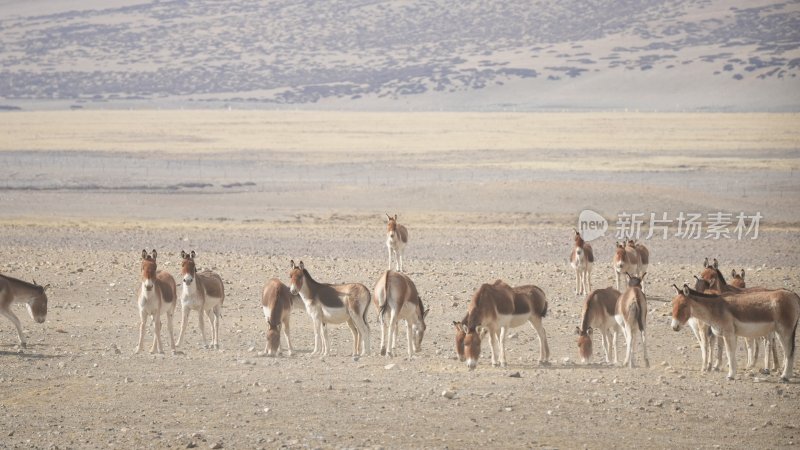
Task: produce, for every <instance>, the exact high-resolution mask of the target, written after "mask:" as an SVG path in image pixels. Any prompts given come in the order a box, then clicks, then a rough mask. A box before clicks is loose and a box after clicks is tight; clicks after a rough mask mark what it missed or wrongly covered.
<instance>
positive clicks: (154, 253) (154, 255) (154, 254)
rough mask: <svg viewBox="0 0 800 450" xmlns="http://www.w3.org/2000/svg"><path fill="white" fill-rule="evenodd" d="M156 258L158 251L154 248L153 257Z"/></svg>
mask: <svg viewBox="0 0 800 450" xmlns="http://www.w3.org/2000/svg"><path fill="white" fill-rule="evenodd" d="M156 258H158V252H157V251H156V249H153V259H156Z"/></svg>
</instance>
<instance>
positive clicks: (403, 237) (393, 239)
mask: <svg viewBox="0 0 800 450" xmlns="http://www.w3.org/2000/svg"><path fill="white" fill-rule="evenodd" d="M386 218H387V220H388V222H387V223H386V248H387V249H388V250H389V270H392V255H394V259H395V264H396V265H397V271H398V272H402V271H403V251H404V249H405V248H406V244H407V243H408V230H407V229H406V227H404V226H403V225H400V224H399V223H397V214H395V215H394V217H392V216H390V215H389V214H386Z"/></svg>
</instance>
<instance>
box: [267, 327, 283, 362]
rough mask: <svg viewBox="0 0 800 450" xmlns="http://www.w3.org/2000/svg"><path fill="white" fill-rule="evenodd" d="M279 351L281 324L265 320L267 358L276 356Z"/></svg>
mask: <svg viewBox="0 0 800 450" xmlns="http://www.w3.org/2000/svg"><path fill="white" fill-rule="evenodd" d="M280 349H281V324H280V322H279V323H277V324H275V323H272V320H271V319H267V356H277V355H278V353H279V352H280Z"/></svg>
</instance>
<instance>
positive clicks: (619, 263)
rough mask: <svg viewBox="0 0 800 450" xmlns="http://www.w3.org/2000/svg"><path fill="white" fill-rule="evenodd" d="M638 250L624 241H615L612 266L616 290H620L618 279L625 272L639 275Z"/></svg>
mask: <svg viewBox="0 0 800 450" xmlns="http://www.w3.org/2000/svg"><path fill="white" fill-rule="evenodd" d="M640 262H641V261H640V259H639V252H638V251H636V249H635V248H633V247H631V246H628V245H625V244H624V243H622V244H620V243H619V242H617V243H616V249H615V250H614V258H613V263H612V266H613V267H614V275H616V277H617V290H618V291H619V290H620V279H621V278H622V275H623V274H625V273H628V274H631V273H632V274H634V275H636V276H641V274H640V273H639V264H640Z"/></svg>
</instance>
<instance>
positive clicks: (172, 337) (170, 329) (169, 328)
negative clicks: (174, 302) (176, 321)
mask: <svg viewBox="0 0 800 450" xmlns="http://www.w3.org/2000/svg"><path fill="white" fill-rule="evenodd" d="M172 316H173V312H170V311H168V312H167V331H168V332H169V348H170V350H172V353H173V354H175V331H174V329H173V326H172V319H173V317H172Z"/></svg>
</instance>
